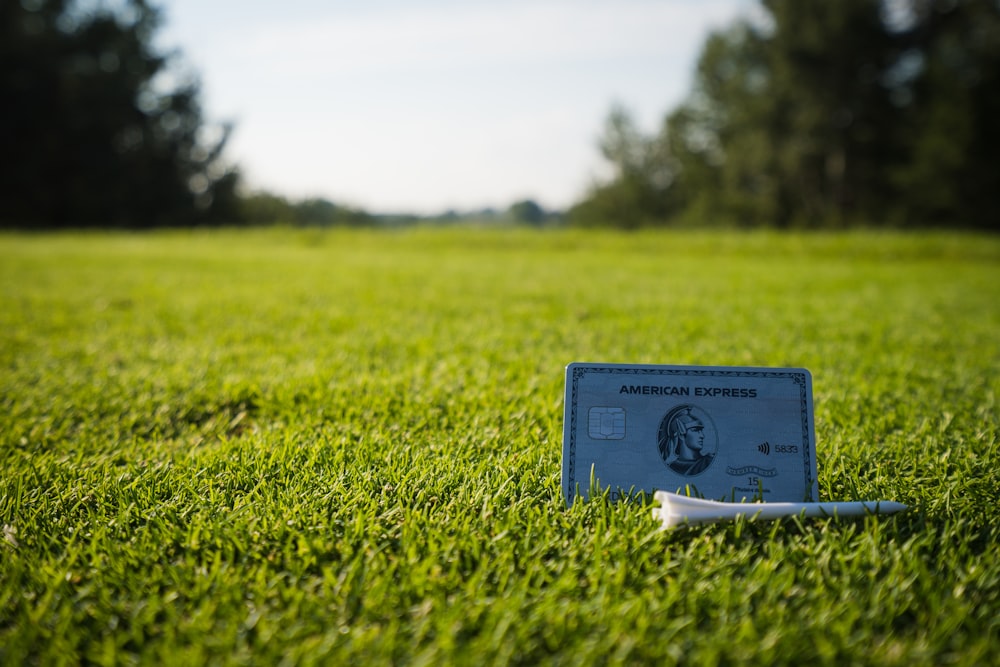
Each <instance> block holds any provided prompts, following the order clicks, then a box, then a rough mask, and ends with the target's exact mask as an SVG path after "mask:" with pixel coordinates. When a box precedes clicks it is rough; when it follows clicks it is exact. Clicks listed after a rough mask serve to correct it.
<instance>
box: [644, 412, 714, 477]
mask: <svg viewBox="0 0 1000 667" xmlns="http://www.w3.org/2000/svg"><path fill="white" fill-rule="evenodd" d="M657 446H658V448H659V450H660V457H661V458H662V459H663V462H664V463H665V464H666V465H667V467H668V468H670V469H671V470H673V471H674V472H676V473H677V474H679V475H683V476H685V477H693V476H695V475H700V474H701V473H703V472H705V470H707V469H708V467H709V466H711V465H712V462H713V461H715V454H716V452H717V451H718V449H719V436H718V434H717V433H716V431H715V424H714V423H712V418H711V417H709V416H708V413H706V412H705V411H704V410H702V409H701V408H699V407H697V406H694V405H689V404H685V405H678V406H676V407H673V408H671V409H670V411H669V412H667V414H666V415H664V416H663V420H662V421H661V422H660V430H659V431H658V433H657Z"/></svg>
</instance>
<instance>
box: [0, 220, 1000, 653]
mask: <svg viewBox="0 0 1000 667" xmlns="http://www.w3.org/2000/svg"><path fill="white" fill-rule="evenodd" d="M571 361H605V362H635V363H670V364H709V365H723V364H738V365H754V366H803V367H806V368H808V369H809V370H810V371H811V372H812V375H813V385H814V393H815V405H816V435H817V442H818V444H817V448H818V468H819V487H820V500H864V499H888V500H896V501H900V502H904V503H907V504H908V505H910V506H911V508H912V509H911V510H910V511H908V512H906V513H905V514H901V515H895V516H892V517H865V518H859V519H845V520H839V521H837V520H825V519H824V520H805V519H800V520H786V521H780V522H770V523H765V522H760V523H755V522H748V521H742V520H741V521H739V522H736V523H732V524H726V525H715V526H706V527H698V528H688V529H682V530H678V531H673V532H660V531H658V530H657V529H656V525H655V524H654V522H653V520H652V518H651V516H650V512H649V509H648V507H643V506H641V505H639V504H612V503H609V502H607V500H606V499H601V498H598V499H595V500H592V501H590V502H580V503H576V504H574V506H573V507H572V508H571V509H566V507H565V504H564V502H563V499H562V496H561V491H560V484H559V482H560V479H559V476H560V459H561V447H562V442H561V440H562V404H563V379H564V376H563V372H564V367H565V365H566V364H567V363H569V362H571ZM998 393H1000V238H998V237H996V236H988V235H973V234H947V233H934V234H930V233H928V234H920V235H913V234H910V235H908V234H902V233H880V232H868V231H865V232H848V233H823V234H807V233H794V234H788V235H780V234H776V233H766V232H735V231H727V232H714V233H709V232H700V231H676V232H641V233H635V234H622V233H613V232H582V231H566V230H548V231H531V230H518V229H503V230H488V229H469V228H453V229H420V228H414V229H404V230H395V231H386V230H382V231H372V230H368V231H337V230H333V231H317V230H292V229H269V230H257V231H251V232H239V231H200V232H156V233H146V234H125V233H106V234H105V233H101V234H68V233H67V234H58V235H27V234H4V235H0V471H2V473H0V524H2V529H3V535H2V538H0V663H2V664H9V665H21V664H33V663H38V664H60V663H63V664H75V663H80V662H92V663H97V664H123V663H124V664H129V663H133V662H138V663H147V664H163V663H169V664H199V663H218V664H247V663H255V664H268V665H270V664H279V663H286V664H310V663H320V664H390V663H391V664H400V663H406V664H424V665H439V664H474V665H481V664H532V665H533V664H566V665H582V664H635V663H639V664H660V665H662V664H673V663H685V664H716V663H720V662H721V663H726V664H873V665H915V664H928V665H931V664H933V665H940V664H956V665H982V664H990V663H992V664H1000V509H998V508H997V502H998V498H1000V437H998V426H1000V417H998V406H997V395H998Z"/></svg>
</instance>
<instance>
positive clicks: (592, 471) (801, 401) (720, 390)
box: [562, 363, 819, 505]
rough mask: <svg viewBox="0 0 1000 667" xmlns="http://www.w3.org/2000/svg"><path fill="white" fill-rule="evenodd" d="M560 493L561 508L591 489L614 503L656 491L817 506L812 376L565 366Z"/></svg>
mask: <svg viewBox="0 0 1000 667" xmlns="http://www.w3.org/2000/svg"><path fill="white" fill-rule="evenodd" d="M592 484H593V487H592ZM562 488H563V495H564V496H565V498H566V504H567V505H572V504H573V501H574V500H575V499H577V498H584V499H586V498H588V497H589V496H590V495H591V494H592V493H593V492H594V491H600V492H604V491H607V492H608V493H609V496H610V498H611V499H613V500H620V499H624V498H631V497H634V496H637V495H639V494H640V493H645V494H647V495H650V496H651V495H652V493H653V492H654V491H657V490H662V491H671V492H680V493H692V494H694V495H697V496H699V497H702V498H708V499H713V500H727V501H735V502H739V501H741V500H763V501H765V502H768V501H770V502H811V501H815V500H816V499H817V496H818V495H819V486H818V483H817V480H816V434H815V424H814V420H813V398H812V376H811V375H810V374H809V371H807V370H806V369H804V368H758V367H744V366H667V365H652V364H641V365H630V364H601V363H572V364H570V365H569V366H567V367H566V405H565V416H564V422H563V466H562Z"/></svg>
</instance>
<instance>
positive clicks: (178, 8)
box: [158, 0, 750, 214]
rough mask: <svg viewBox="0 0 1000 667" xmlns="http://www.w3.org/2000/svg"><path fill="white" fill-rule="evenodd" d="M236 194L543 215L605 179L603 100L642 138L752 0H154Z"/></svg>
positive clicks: (165, 44) (393, 208) (162, 41)
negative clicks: (711, 38) (711, 43)
mask: <svg viewBox="0 0 1000 667" xmlns="http://www.w3.org/2000/svg"><path fill="white" fill-rule="evenodd" d="M160 6H161V7H162V8H163V12H164V25H163V28H162V29H161V32H160V34H159V37H158V44H159V45H160V46H161V48H168V49H177V50H178V51H179V52H180V55H181V62H182V63H183V64H184V65H185V66H186V67H189V68H190V69H192V70H193V71H194V72H196V73H197V74H198V75H199V76H200V79H201V83H202V106H203V111H204V113H205V115H206V118H207V120H209V121H231V122H233V123H234V124H235V130H234V132H233V135H232V137H231V139H230V143H229V146H228V149H227V155H228V158H229V159H230V160H232V161H233V162H235V163H237V164H238V165H239V166H240V168H241V170H242V173H243V175H244V180H245V183H246V185H247V186H248V187H249V188H251V189H263V190H267V191H270V192H275V193H278V194H282V195H284V196H288V197H291V198H303V197H325V198H327V199H330V200H332V201H334V202H336V203H338V204H342V205H347V206H355V207H359V208H363V209H365V210H367V211H369V212H375V213H417V214H435V213H440V212H443V211H446V210H449V209H453V210H460V211H469V210H477V209H481V208H485V207H492V208H496V209H500V210H502V209H505V208H507V207H508V206H509V205H510V204H511V203H513V202H515V201H518V200H521V199H533V200H535V201H537V202H538V203H539V204H541V205H542V206H543V207H545V208H547V209H550V210H554V209H563V208H565V207H568V206H569V205H571V204H572V203H573V202H576V201H579V200H580V199H581V198H582V197H583V196H584V194H585V193H586V191H587V188H588V187H589V186H590V185H591V184H592V183H593V182H594V181H595V179H600V178H601V177H602V176H603V175H604V174H605V173H606V165H604V164H603V162H602V160H601V156H600V151H599V149H598V147H597V141H598V138H599V137H600V134H601V131H602V127H603V124H604V120H605V119H606V118H607V115H608V113H609V111H610V110H611V108H612V106H613V105H615V104H620V105H623V106H624V107H625V108H627V109H629V110H630V112H631V113H632V115H633V117H634V118H635V120H636V122H637V123H638V124H639V126H640V127H641V128H642V129H643V130H644V131H646V132H648V133H654V132H656V131H657V130H658V129H659V127H660V125H661V123H662V120H663V118H664V116H665V114H666V113H667V112H668V111H669V110H671V109H672V108H674V107H676V106H677V105H678V104H679V103H680V102H681V101H682V100H683V98H684V97H685V95H686V94H687V92H688V91H689V90H690V87H691V83H692V75H693V70H694V66H695V63H696V60H697V57H698V54H699V51H700V49H701V46H702V44H703V43H704V40H705V38H706V36H707V35H708V33H709V31H710V30H716V29H720V28H724V27H725V26H727V25H728V24H729V23H730V22H732V21H733V20H734V19H735V18H736V17H737V16H739V15H741V14H743V13H746V12H747V11H749V6H750V0H701V1H699V0H659V1H656V0H408V1H404V0H365V1H364V2H362V1H361V0H353V1H347V0H282V2H280V3H278V2H273V1H272V2H268V1H265V0H244V1H242V2H239V3H237V2H233V1H232V0H161V5H160Z"/></svg>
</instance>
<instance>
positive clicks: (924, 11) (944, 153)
mask: <svg viewBox="0 0 1000 667" xmlns="http://www.w3.org/2000/svg"><path fill="white" fill-rule="evenodd" d="M897 18H898V20H899V23H900V25H897V26H895V28H896V30H895V36H896V39H897V41H898V42H899V44H900V50H901V54H902V55H901V58H900V60H899V62H898V64H897V68H896V70H895V71H892V72H890V74H891V75H892V77H893V78H894V79H895V80H896V81H897V82H898V83H897V86H896V89H897V97H896V98H894V100H893V101H894V102H895V103H896V105H897V106H898V107H901V108H903V109H905V110H906V111H907V113H906V114H905V122H901V123H900V124H899V126H898V128H897V136H898V137H899V143H900V144H902V146H903V151H902V153H903V156H904V159H903V160H901V161H900V163H899V164H898V165H897V166H896V167H895V168H894V170H893V173H892V176H893V179H894V184H895V185H896V186H898V188H899V192H900V202H901V204H902V206H901V209H902V210H901V215H902V217H904V218H906V219H909V220H918V221H923V222H928V223H934V224H941V223H952V224H961V225H971V226H975V227H981V228H988V229H993V230H1000V161H998V159H997V157H998V156H1000V124H998V122H997V121H998V119H1000V2H996V1H995V0H953V1H949V2H946V1H944V0H909V1H908V2H905V3H902V4H901V6H900V7H899V13H898V16H897Z"/></svg>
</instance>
